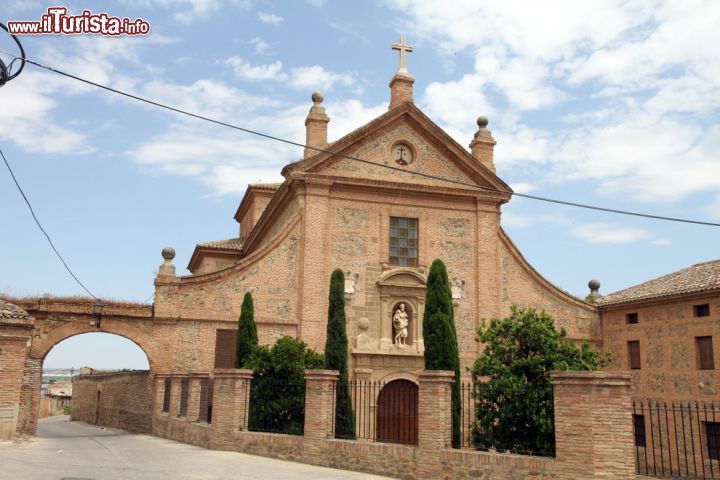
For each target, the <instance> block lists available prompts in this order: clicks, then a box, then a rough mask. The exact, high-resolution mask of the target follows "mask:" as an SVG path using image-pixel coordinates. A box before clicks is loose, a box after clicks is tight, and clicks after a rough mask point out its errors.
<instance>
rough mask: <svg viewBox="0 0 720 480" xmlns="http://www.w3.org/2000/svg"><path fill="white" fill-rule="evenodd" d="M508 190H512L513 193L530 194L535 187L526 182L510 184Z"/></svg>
mask: <svg viewBox="0 0 720 480" xmlns="http://www.w3.org/2000/svg"><path fill="white" fill-rule="evenodd" d="M510 188H512V190H513V192H515V193H530V192H532V191H535V190H537V187H536V186H535V185H533V184H532V183H528V182H517V183H511V184H510Z"/></svg>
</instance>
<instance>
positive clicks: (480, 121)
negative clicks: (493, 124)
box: [477, 115, 488, 128]
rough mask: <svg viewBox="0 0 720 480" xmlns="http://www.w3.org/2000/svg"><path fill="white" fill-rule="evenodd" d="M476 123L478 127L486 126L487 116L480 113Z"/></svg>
mask: <svg viewBox="0 0 720 480" xmlns="http://www.w3.org/2000/svg"><path fill="white" fill-rule="evenodd" d="M477 124H478V127H480V128H485V127H487V126H488V118H487V117H486V116H485V115H480V116H479V117H478V118H477Z"/></svg>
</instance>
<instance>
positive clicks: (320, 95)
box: [312, 92, 325, 103]
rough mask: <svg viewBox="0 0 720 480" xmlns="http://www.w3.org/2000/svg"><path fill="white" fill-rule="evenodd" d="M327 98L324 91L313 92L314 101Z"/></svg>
mask: <svg viewBox="0 0 720 480" xmlns="http://www.w3.org/2000/svg"><path fill="white" fill-rule="evenodd" d="M323 100H325V97H324V96H323V94H322V92H315V93H313V94H312V101H313V102H315V103H322V102H323Z"/></svg>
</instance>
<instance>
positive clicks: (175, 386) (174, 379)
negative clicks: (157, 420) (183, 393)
mask: <svg viewBox="0 0 720 480" xmlns="http://www.w3.org/2000/svg"><path fill="white" fill-rule="evenodd" d="M168 376H169V377H170V384H171V387H170V412H169V414H170V418H177V417H178V416H179V415H180V381H181V380H182V376H183V375H182V374H179V373H174V374H171V375H168Z"/></svg>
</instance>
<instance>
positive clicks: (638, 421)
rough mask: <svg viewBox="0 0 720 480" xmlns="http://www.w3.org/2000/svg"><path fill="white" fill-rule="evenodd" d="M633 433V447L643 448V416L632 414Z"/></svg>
mask: <svg viewBox="0 0 720 480" xmlns="http://www.w3.org/2000/svg"><path fill="white" fill-rule="evenodd" d="M633 432H634V433H635V446H636V447H644V446H645V415H637V414H633Z"/></svg>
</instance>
